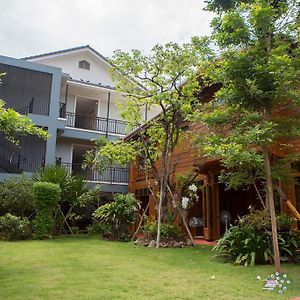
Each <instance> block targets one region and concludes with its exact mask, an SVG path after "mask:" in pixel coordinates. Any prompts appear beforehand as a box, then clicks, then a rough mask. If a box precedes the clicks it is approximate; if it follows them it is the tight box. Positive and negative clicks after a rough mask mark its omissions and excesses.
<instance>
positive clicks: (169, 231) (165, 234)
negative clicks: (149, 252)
mask: <svg viewBox="0 0 300 300" xmlns="http://www.w3.org/2000/svg"><path fill="white" fill-rule="evenodd" d="M160 226H161V227H160V235H161V237H162V238H163V239H172V238H176V237H178V236H179V232H178V229H177V227H176V226H175V225H173V224H167V223H162V224H161V225H160ZM143 232H144V233H145V234H147V235H148V236H150V237H151V238H156V235H157V222H154V221H152V222H151V221H147V222H145V224H144V225H143Z"/></svg>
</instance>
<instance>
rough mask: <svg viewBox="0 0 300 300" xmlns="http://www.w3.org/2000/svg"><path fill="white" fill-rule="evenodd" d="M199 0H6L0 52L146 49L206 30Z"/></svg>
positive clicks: (108, 53) (206, 17)
mask: <svg viewBox="0 0 300 300" xmlns="http://www.w3.org/2000/svg"><path fill="white" fill-rule="evenodd" d="M204 6H205V3H204V1H203V0H84V1H82V0H26V1H24V0H9V1H2V3H1V11H0V26H1V27H0V28H1V31H0V43H1V48H0V54H2V55H7V56H12V57H24V56H28V55H33V54H39V53H44V52H49V51H55V50H61V49H65V48H70V47H75V46H80V45H86V44H89V45H91V46H92V47H94V48H95V49H96V50H98V51H99V52H100V53H102V54H103V55H105V56H111V55H112V52H113V50H116V49H122V50H125V51H128V50H130V49H139V50H142V51H145V52H148V51H149V50H150V49H151V48H152V46H154V45H155V44H157V43H166V42H168V41H174V42H179V43H182V42H187V41H188V40H189V39H190V37H191V36H195V35H208V34H209V33H210V27H209V25H210V22H211V19H212V14H211V13H209V12H205V11H203V10H202V9H203V7H204Z"/></svg>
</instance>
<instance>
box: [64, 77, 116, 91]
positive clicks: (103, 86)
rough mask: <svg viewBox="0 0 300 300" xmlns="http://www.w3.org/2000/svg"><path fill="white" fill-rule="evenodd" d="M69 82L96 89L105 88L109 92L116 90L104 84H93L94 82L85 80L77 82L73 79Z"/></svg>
mask: <svg viewBox="0 0 300 300" xmlns="http://www.w3.org/2000/svg"><path fill="white" fill-rule="evenodd" d="M69 81H70V82H75V83H83V84H86V85H90V86H95V87H101V88H105V89H109V90H114V91H115V90H116V88H115V87H113V86H110V85H105V84H102V83H93V82H89V81H84V80H77V79H73V78H70V79H69Z"/></svg>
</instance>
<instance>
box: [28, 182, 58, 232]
mask: <svg viewBox="0 0 300 300" xmlns="http://www.w3.org/2000/svg"><path fill="white" fill-rule="evenodd" d="M60 192H61V189H60V188H59V186H58V185H57V184H54V183H50V182H36V183H35V184H34V185H33V193H34V197H35V199H34V201H35V205H36V208H37V215H36V219H35V228H36V234H37V237H38V238H45V237H48V236H50V235H51V233H52V228H53V225H54V221H53V211H54V208H55V207H56V206H57V203H58V201H59V197H60Z"/></svg>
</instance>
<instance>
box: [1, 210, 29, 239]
mask: <svg viewBox="0 0 300 300" xmlns="http://www.w3.org/2000/svg"><path fill="white" fill-rule="evenodd" d="M0 237H1V239H3V240H9V241H11V240H26V239H28V238H29V237H30V223H29V221H28V219H27V218H23V219H22V218H20V217H17V216H14V215H12V214H10V213H7V214H5V215H4V216H3V217H0Z"/></svg>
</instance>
